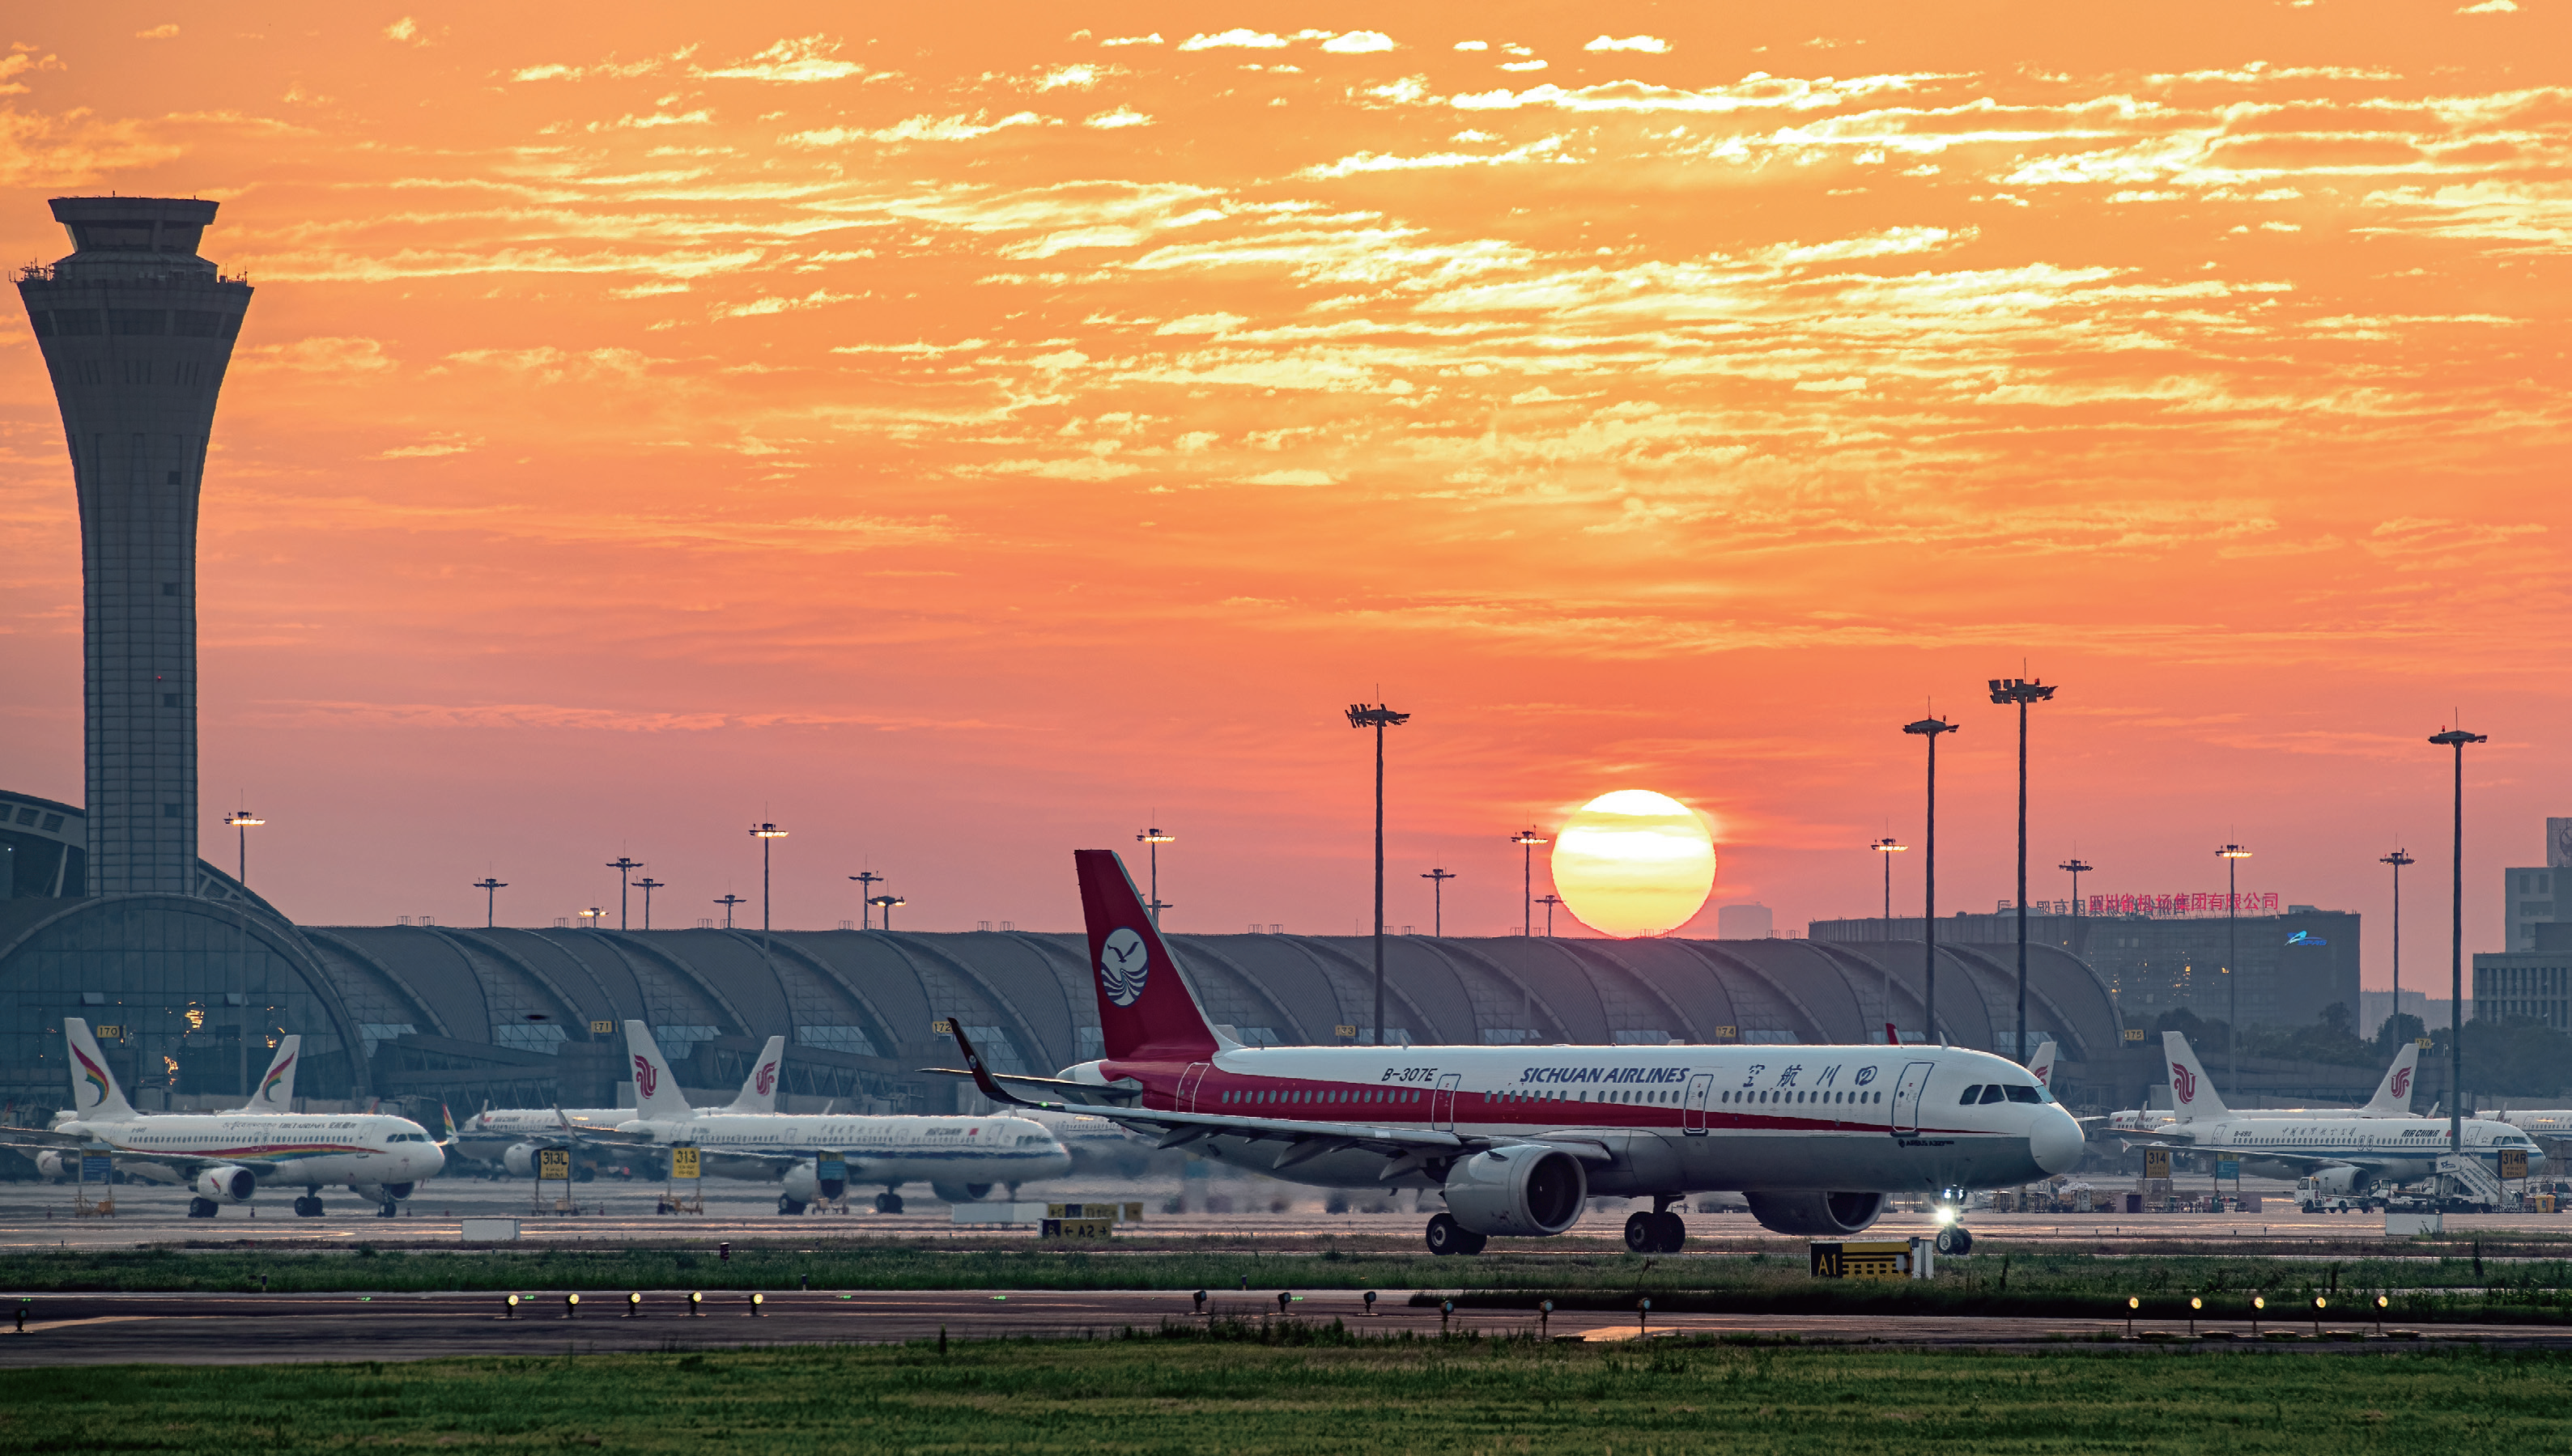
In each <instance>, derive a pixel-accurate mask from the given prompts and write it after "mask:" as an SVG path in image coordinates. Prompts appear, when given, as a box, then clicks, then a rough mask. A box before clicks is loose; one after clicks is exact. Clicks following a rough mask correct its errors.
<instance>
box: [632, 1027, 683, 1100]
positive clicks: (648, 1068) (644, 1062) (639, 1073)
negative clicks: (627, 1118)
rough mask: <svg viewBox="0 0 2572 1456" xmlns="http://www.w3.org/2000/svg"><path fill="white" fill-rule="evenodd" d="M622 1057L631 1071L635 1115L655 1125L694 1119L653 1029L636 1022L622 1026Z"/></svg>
mask: <svg viewBox="0 0 2572 1456" xmlns="http://www.w3.org/2000/svg"><path fill="white" fill-rule="evenodd" d="M625 1055H626V1057H627V1059H628V1060H629V1061H630V1062H632V1064H633V1067H634V1115H635V1116H636V1117H638V1118H649V1119H652V1120H654V1121H656V1122H685V1121H687V1120H688V1119H690V1118H693V1117H695V1116H696V1115H697V1112H696V1109H694V1108H692V1107H690V1106H688V1100H687V1099H686V1098H684V1097H681V1096H680V1095H679V1079H678V1078H676V1077H674V1076H672V1075H670V1059H669V1058H667V1057H664V1056H662V1055H661V1044H660V1043H659V1042H657V1041H654V1040H653V1039H652V1029H651V1028H650V1027H647V1026H645V1025H644V1024H643V1023H641V1022H639V1021H629V1022H627V1023H625Z"/></svg>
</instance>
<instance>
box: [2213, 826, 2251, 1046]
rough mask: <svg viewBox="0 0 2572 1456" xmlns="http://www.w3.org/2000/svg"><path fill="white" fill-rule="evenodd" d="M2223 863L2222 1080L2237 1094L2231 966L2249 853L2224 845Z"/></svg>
mask: <svg viewBox="0 0 2572 1456" xmlns="http://www.w3.org/2000/svg"><path fill="white" fill-rule="evenodd" d="M2215 852H2216V853H2217V854H2218V855H2219V856H2221V857H2222V858H2223V860H2224V982H2225V985H2226V987H2227V990H2226V993H2225V994H2226V996H2227V997H2228V1004H2229V1005H2230V1007H2231V1009H2230V1010H2228V1011H2226V1012H2225V1013H2224V1014H2225V1015H2226V1016H2227V1017H2228V1018H2230V1019H2231V1021H2232V1023H2233V1026H2232V1030H2231V1031H2230V1033H2229V1034H2228V1035H2227V1036H2226V1038H2225V1040H2226V1047H2225V1059H2224V1079H2225V1081H2226V1083H2227V1084H2228V1085H2230V1086H2231V1087H2232V1088H2233V1089H2234V1091H2235V1092H2236V1093H2239V1092H2240V1091H2241V1088H2242V968H2241V967H2240V966H2238V965H2236V964H2235V963H2234V962H2235V961H2236V960H2237V959H2238V958H2239V957H2240V955H2241V936H2240V932H2239V928H2238V927H2239V920H2240V916H2239V913H2238V912H2239V911H2240V910H2241V907H2242V892H2241V890H2240V889H2239V887H2238V886H2239V885H2240V880H2239V879H2238V878H2237V877H2236V871H2238V870H2239V869H2241V867H2242V861H2243V860H2246V859H2248V858H2250V857H2251V851H2250V850H2248V849H2245V848H2243V847H2242V846H2241V845H2239V844H2227V845H2224V846H2223V847H2222V848H2219V849H2217V850H2216V851H2215Z"/></svg>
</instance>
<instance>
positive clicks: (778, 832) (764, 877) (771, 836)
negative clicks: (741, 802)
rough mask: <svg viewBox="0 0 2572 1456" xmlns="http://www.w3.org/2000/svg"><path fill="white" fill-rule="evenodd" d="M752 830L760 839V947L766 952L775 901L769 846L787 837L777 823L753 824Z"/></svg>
mask: <svg viewBox="0 0 2572 1456" xmlns="http://www.w3.org/2000/svg"><path fill="white" fill-rule="evenodd" d="M750 832H751V837H753V838H755V839H757V840H758V841H759V948H760V950H761V951H762V952H765V951H766V950H767V949H768V934H769V930H770V928H771V925H772V921H771V917H770V915H769V909H770V907H771V905H772V904H773V903H774V902H773V901H772V900H771V899H770V897H769V893H768V846H769V845H770V844H771V843H773V842H775V841H776V840H779V839H783V838H785V837H786V831H785V830H784V829H781V828H779V827H777V826H776V825H775V824H753V825H751V826H750Z"/></svg>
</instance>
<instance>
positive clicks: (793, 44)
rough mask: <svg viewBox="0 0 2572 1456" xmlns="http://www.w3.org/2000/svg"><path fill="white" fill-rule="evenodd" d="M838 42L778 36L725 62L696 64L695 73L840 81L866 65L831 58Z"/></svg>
mask: <svg viewBox="0 0 2572 1456" xmlns="http://www.w3.org/2000/svg"><path fill="white" fill-rule="evenodd" d="M839 49H840V43H839V42H838V41H835V40H833V39H831V38H830V37H829V36H825V35H808V36H800V37H797V38H795V39H792V40H782V41H779V42H778V43H777V44H775V45H773V46H770V47H769V48H768V49H767V50H764V51H761V52H760V53H759V54H758V55H755V56H747V57H744V58H743V59H741V60H738V61H735V62H733V63H732V64H731V65H729V66H718V67H715V68H713V69H712V70H707V69H703V68H700V69H698V70H697V71H696V73H695V74H696V75H697V76H699V77H701V78H703V79H705V80H708V81H775V82H781V83H787V84H799V83H803V82H811V81H840V80H845V79H846V78H848V77H851V76H856V75H859V74H861V73H863V72H864V71H865V70H866V69H867V68H866V67H864V66H861V65H859V64H858V63H857V62H855V61H841V60H835V59H833V57H835V56H836V55H837V54H838V52H839Z"/></svg>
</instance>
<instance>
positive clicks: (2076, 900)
mask: <svg viewBox="0 0 2572 1456" xmlns="http://www.w3.org/2000/svg"><path fill="white" fill-rule="evenodd" d="M2055 868H2056V869H2061V870H2069V871H2071V874H2072V913H2073V914H2075V915H2078V914H2080V913H2081V876H2083V875H2085V874H2088V873H2089V872H2090V871H2092V870H2093V869H2096V868H2098V866H2097V865H2095V864H2085V863H2083V862H2082V860H2081V856H2080V855H2078V854H2076V855H2073V856H2072V857H2071V858H2070V859H2067V860H2065V861H2063V862H2062V863H2061V864H2058V865H2056V866H2055Z"/></svg>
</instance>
